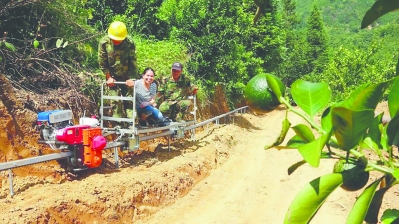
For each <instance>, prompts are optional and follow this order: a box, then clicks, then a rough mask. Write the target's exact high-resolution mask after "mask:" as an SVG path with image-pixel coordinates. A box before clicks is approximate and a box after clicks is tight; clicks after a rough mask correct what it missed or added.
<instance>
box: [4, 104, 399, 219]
mask: <svg viewBox="0 0 399 224" xmlns="http://www.w3.org/2000/svg"><path fill="white" fill-rule="evenodd" d="M379 110H383V111H386V110H387V107H386V104H381V105H380V106H379ZM284 115H285V111H279V110H275V111H273V112H271V113H269V114H267V115H262V116H255V115H253V114H243V115H236V116H235V117H234V123H233V122H229V123H228V124H221V125H212V126H210V127H209V129H205V130H202V131H200V132H198V133H196V139H197V141H190V140H189V139H185V140H181V141H176V142H173V143H172V146H171V150H170V151H169V150H168V147H167V144H166V143H165V142H159V141H153V142H149V143H148V145H147V146H146V147H145V148H146V150H143V151H141V152H140V153H136V154H135V155H125V156H122V162H123V164H122V167H121V168H120V169H115V168H114V164H112V161H113V157H112V154H111V153H110V152H108V153H105V156H106V157H107V159H106V160H105V161H106V163H104V165H103V166H101V167H100V168H98V169H93V170H89V171H87V172H85V173H82V174H81V175H79V176H75V177H69V178H67V173H65V172H64V171H63V170H62V169H61V168H59V167H58V166H57V164H55V163H49V164H47V163H46V164H37V165H34V167H35V168H34V169H32V168H30V167H23V168H20V169H18V171H15V173H18V172H20V173H25V174H26V175H24V176H18V175H17V176H16V177H15V178H14V189H15V191H16V195H14V196H13V197H11V196H10V195H9V189H8V187H9V185H8V182H7V174H8V173H7V172H2V173H1V175H2V178H3V181H2V189H1V199H0V210H1V211H2V212H1V214H0V222H1V223H221V224H222V223H282V222H283V220H284V216H285V212H286V211H287V209H288V206H289V205H290V202H291V201H292V200H293V198H294V197H295V195H296V194H297V193H298V191H299V190H300V189H301V188H302V186H304V185H305V184H306V183H308V182H309V181H311V180H313V179H314V178H316V177H318V176H320V175H323V174H327V173H331V171H332V165H333V164H334V162H335V161H333V160H323V161H322V162H321V166H320V167H319V168H317V169H316V168H312V167H310V166H308V165H304V166H301V167H300V168H299V169H298V170H296V171H295V172H294V173H293V174H291V175H288V174H287V169H288V167H290V166H291V165H292V164H294V163H296V162H298V161H300V160H301V156H300V154H299V153H298V151H297V150H282V151H278V150H276V149H270V150H267V151H266V150H263V147H264V145H266V144H269V143H270V142H272V141H274V140H275V138H276V137H277V136H278V134H279V130H280V127H281V122H282V119H283V118H284ZM289 120H290V122H291V123H292V124H293V125H295V124H297V123H299V122H302V121H301V119H300V118H299V117H297V116H296V115H294V114H289ZM292 134H293V132H292V131H291V130H290V132H289V136H292ZM15 170H17V169H15ZM30 170H47V171H52V172H48V173H49V175H47V176H46V177H44V178H41V177H38V176H35V174H34V173H32V174H31V175H29V172H30ZM59 176H60V177H62V178H59ZM377 177H378V176H376V174H374V173H372V175H371V178H370V181H372V180H375V179H376V178H377ZM360 193H361V191H357V192H346V191H344V190H342V189H337V190H336V191H335V192H334V193H333V195H332V196H331V197H330V198H328V200H327V201H326V203H325V204H324V205H323V206H322V208H321V209H320V210H319V212H318V214H317V215H316V216H315V217H314V219H313V221H312V223H345V222H346V215H347V214H348V213H349V211H350V209H351V205H352V204H353V202H354V201H355V200H356V197H357V196H358V195H359V194H360ZM398 196H399V189H398V188H394V189H391V190H390V191H389V192H388V193H387V196H386V197H385V199H384V201H383V209H386V208H397V207H398V206H397V205H399V197H398ZM326 220H329V221H328V222H327V221H326Z"/></svg>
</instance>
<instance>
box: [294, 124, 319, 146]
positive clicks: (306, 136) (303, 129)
mask: <svg viewBox="0 0 399 224" xmlns="http://www.w3.org/2000/svg"><path fill="white" fill-rule="evenodd" d="M292 129H293V130H294V131H295V133H296V134H297V136H299V137H300V138H301V139H302V140H304V141H305V142H306V143H308V142H311V141H313V140H315V137H314V134H313V132H312V130H310V128H309V127H308V126H306V125H304V124H298V125H296V126H294V127H292Z"/></svg>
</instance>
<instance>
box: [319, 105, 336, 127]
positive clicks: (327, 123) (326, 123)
mask: <svg viewBox="0 0 399 224" xmlns="http://www.w3.org/2000/svg"><path fill="white" fill-rule="evenodd" d="M321 127H322V128H323V130H324V131H326V132H330V131H331V129H332V127H333V124H332V119H331V107H328V108H327V109H325V110H324V111H323V114H322V115H321Z"/></svg>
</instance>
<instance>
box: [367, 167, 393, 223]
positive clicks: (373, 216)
mask: <svg viewBox="0 0 399 224" xmlns="http://www.w3.org/2000/svg"><path fill="white" fill-rule="evenodd" d="M384 178H385V179H383V180H381V184H380V189H379V190H377V191H376V192H375V195H374V197H373V200H372V201H371V203H370V206H369V209H368V211H367V214H366V217H365V219H364V221H366V222H367V223H378V217H379V215H378V213H379V212H380V209H381V205H382V200H383V199H384V195H385V193H386V192H387V191H388V190H389V189H390V188H391V187H392V184H393V182H394V181H395V178H393V176H392V175H390V174H387V175H386V176H385V177H384ZM383 182H384V183H383Z"/></svg>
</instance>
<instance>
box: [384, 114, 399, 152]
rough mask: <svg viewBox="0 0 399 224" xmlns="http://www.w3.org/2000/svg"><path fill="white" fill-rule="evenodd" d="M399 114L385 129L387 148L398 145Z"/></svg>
mask: <svg viewBox="0 0 399 224" xmlns="http://www.w3.org/2000/svg"><path fill="white" fill-rule="evenodd" d="M398 127H399V114H397V115H396V116H395V117H393V118H392V120H391V121H389V123H388V125H387V129H386V133H387V143H388V146H392V145H396V144H397V143H399V129H398Z"/></svg>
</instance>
